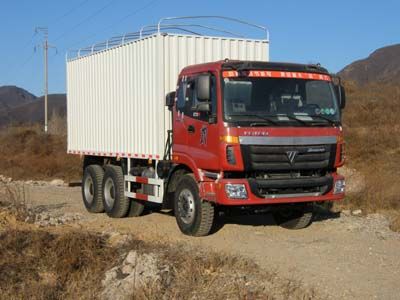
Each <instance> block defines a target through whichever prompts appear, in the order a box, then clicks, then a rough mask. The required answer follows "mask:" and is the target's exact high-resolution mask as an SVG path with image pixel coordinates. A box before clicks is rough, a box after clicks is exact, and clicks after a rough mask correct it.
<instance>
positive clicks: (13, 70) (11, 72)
mask: <svg viewBox="0 0 400 300" xmlns="http://www.w3.org/2000/svg"><path fill="white" fill-rule="evenodd" d="M35 54H36V47H35V48H34V49H33V51H32V53H31V54H30V55H29V57H28V58H27V59H25V60H24V61H22V63H20V64H17V65H16V66H14V67H13V68H8V69H7V70H8V71H7V72H6V75H5V76H4V80H3V81H6V80H7V79H9V77H10V76H11V75H14V74H15V73H16V71H22V68H23V67H25V66H26V65H27V64H28V63H29V62H30V61H31V60H32V58H33V57H34V56H35Z"/></svg>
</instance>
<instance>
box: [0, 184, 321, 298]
mask: <svg viewBox="0 0 400 300" xmlns="http://www.w3.org/2000/svg"><path fill="white" fill-rule="evenodd" d="M0 190H1V189H0ZM14 195H19V194H13V193H11V194H9V193H7V194H1V195H0V200H1V201H0V203H1V204H3V205H0V241H1V243H0V299H99V298H100V294H101V292H102V289H103V287H102V284H101V282H102V280H103V278H104V274H105V272H106V271H107V270H109V269H111V268H113V267H114V266H117V265H120V264H121V262H122V261H123V259H124V258H125V256H126V254H127V253H128V252H129V251H131V250H136V251H138V252H139V253H147V254H148V253H150V254H154V255H156V257H158V258H159V260H158V263H159V266H160V268H161V269H164V268H165V266H168V267H169V270H170V271H169V273H168V276H166V277H164V278H163V279H162V280H161V282H157V283H155V284H152V285H148V286H145V287H141V288H138V289H136V290H135V289H133V288H132V294H131V296H130V297H129V296H128V297H127V299H210V300H214V299H215V300H217V299H315V298H318V297H317V295H316V294H315V292H314V291H313V290H305V289H303V288H302V286H301V284H300V282H298V281H294V280H287V279H282V278H279V277H278V276H277V275H276V274H275V273H274V272H273V271H264V270H261V269H260V268H259V267H258V265H256V264H255V263H254V262H251V261H249V260H247V259H243V258H240V257H234V256H231V255H224V254H221V253H215V252H212V251H207V252H206V251H205V250H199V249H197V248H188V247H187V246H185V245H184V244H173V245H172V244H171V245H169V244H165V243H156V242H144V241H142V240H138V239H135V238H133V239H131V241H130V242H129V243H128V244H126V245H124V246H123V247H119V248H114V247H112V246H110V244H109V243H108V242H107V237H106V236H104V235H101V234H99V233H94V232H87V231H85V230H81V229H80V230H76V229H74V228H73V227H71V226H65V227H62V228H47V229H44V228H42V229H40V228H38V227H36V226H35V225H33V224H26V223H25V222H23V221H21V220H20V218H19V217H18V215H16V213H17V210H14V209H12V206H14V205H18V206H24V203H25V202H24V201H23V199H22V198H20V197H17V198H15V199H14V198H13V197H14ZM7 197H8V198H7ZM18 201H21V203H20V204H18ZM4 204H5V205H6V206H4Z"/></svg>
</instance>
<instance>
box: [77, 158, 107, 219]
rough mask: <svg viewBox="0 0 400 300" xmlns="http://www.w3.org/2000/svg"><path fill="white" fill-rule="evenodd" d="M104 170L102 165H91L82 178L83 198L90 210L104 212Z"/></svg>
mask: <svg viewBox="0 0 400 300" xmlns="http://www.w3.org/2000/svg"><path fill="white" fill-rule="evenodd" d="M103 177H104V170H103V168H102V167H101V166H100V165H89V166H87V167H86V168H85V171H84V173H83V178H82V199H83V203H84V204H85V207H86V209H87V211H88V212H91V213H102V212H104V206H103V192H102V186H103Z"/></svg>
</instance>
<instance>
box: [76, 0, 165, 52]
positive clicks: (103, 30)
mask: <svg viewBox="0 0 400 300" xmlns="http://www.w3.org/2000/svg"><path fill="white" fill-rule="evenodd" d="M159 1H160V0H152V1H149V2H148V3H147V4H145V5H144V6H142V7H140V8H138V9H136V10H134V11H133V12H131V13H129V14H127V15H125V16H124V17H122V18H121V19H119V20H117V21H116V22H114V23H112V24H110V25H108V26H106V27H103V28H102V29H100V30H97V31H96V32H95V33H93V34H91V35H89V36H87V37H85V38H84V39H82V40H79V41H77V42H74V43H72V44H70V46H69V48H71V47H72V46H75V45H78V44H80V43H82V42H85V41H87V40H89V39H91V38H93V37H95V36H98V35H99V34H100V33H104V32H106V31H108V30H110V29H111V28H113V27H115V25H117V24H120V23H122V22H123V21H125V20H126V19H127V18H129V17H132V16H134V15H135V14H137V13H139V12H141V11H143V10H145V9H147V8H149V7H150V6H152V5H153V4H155V3H156V2H159Z"/></svg>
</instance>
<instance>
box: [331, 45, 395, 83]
mask: <svg viewBox="0 0 400 300" xmlns="http://www.w3.org/2000/svg"><path fill="white" fill-rule="evenodd" d="M339 75H340V76H341V77H342V78H343V79H345V80H349V81H354V82H355V83H357V84H360V85H365V84H369V83H385V84H387V83H389V84H390V83H400V44H396V45H391V46H386V47H383V48H380V49H378V50H376V51H374V52H373V53H371V55H369V56H368V57H367V58H365V59H361V60H357V61H355V62H353V63H351V64H349V65H348V66H346V67H345V68H343V70H341V71H340V72H339Z"/></svg>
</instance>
